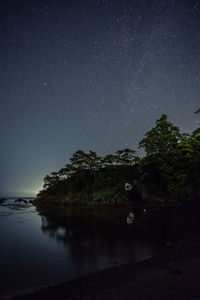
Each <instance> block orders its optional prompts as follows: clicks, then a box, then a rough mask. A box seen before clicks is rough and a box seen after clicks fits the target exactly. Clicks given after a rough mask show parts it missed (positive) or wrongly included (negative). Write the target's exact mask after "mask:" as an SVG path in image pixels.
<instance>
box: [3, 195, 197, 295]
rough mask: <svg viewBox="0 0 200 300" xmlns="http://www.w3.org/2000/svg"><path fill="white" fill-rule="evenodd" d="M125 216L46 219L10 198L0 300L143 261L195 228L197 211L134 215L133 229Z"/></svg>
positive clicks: (112, 213) (106, 214)
mask: <svg viewBox="0 0 200 300" xmlns="http://www.w3.org/2000/svg"><path fill="white" fill-rule="evenodd" d="M26 199H27V200H30V199H28V198H26ZM194 211H195V216H194ZM128 213H129V210H128V209H123V210H122V209H114V208H113V209H112V210H111V211H104V210H101V209H98V211H95V212H87V213H85V214H83V213H79V214H78V215H74V214H72V215H68V216H66V217H59V215H58V213H57V212H55V213H54V214H53V215H54V217H52V216H51V217H50V216H48V217H47V216H44V215H40V214H39V213H38V212H37V211H36V209H35V207H34V206H33V205H32V204H31V203H28V204H25V203H23V202H21V203H15V198H9V199H8V200H6V201H5V202H4V203H3V204H1V205H0V241H1V246H0V266H1V278H0V298H1V299H4V298H5V297H8V296H11V295H15V294H18V293H21V292H24V291H29V290H32V289H34V288H38V287H41V286H47V285H51V284H56V283H58V282H61V281H64V280H69V279H72V278H75V277H79V276H80V275H83V274H86V273H89V272H94V271H98V270H101V269H104V268H108V267H112V266H115V265H119V264H123V263H127V262H135V261H139V260H144V259H147V258H149V257H152V256H154V255H156V254H157V253H158V252H159V251H160V250H161V249H162V248H163V247H164V245H165V243H166V241H167V240H175V239H176V238H177V236H179V237H181V235H183V236H185V235H186V233H191V232H194V229H196V228H199V226H197V223H198V222H199V210H197V209H195V210H194V209H193V210H191V209H188V208H187V209H179V210H178V213H177V209H176V211H175V213H174V209H173V210H172V212H171V213H170V214H169V212H167V213H166V212H164V213H163V214H159V217H158V214H157V211H156V210H155V211H153V212H150V211H147V212H144V211H143V210H142V209H139V210H138V211H137V210H136V211H135V220H134V223H133V224H127V219H126V217H127V215H128ZM55 215H56V216H55ZM156 216H157V217H156ZM145 224H146V225H145Z"/></svg>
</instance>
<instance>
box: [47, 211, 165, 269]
mask: <svg viewBox="0 0 200 300" xmlns="http://www.w3.org/2000/svg"><path fill="white" fill-rule="evenodd" d="M141 217H142V216H141ZM41 221H42V226H41V229H42V231H43V233H44V234H47V235H48V236H49V237H51V238H54V239H56V241H58V242H61V243H63V244H64V245H65V246H66V247H67V248H68V251H69V254H70V258H71V260H72V261H73V263H74V264H77V265H79V266H81V265H83V264H85V263H87V261H90V262H92V263H93V264H95V265H99V264H101V261H102V260H103V261H107V262H109V263H110V264H111V263H112V264H113V263H122V262H128V261H137V260H141V259H144V258H146V257H149V256H151V255H153V254H155V252H156V251H157V250H156V249H157V246H158V245H159V243H160V239H159V238H158V239H157V238H156V239H155V238H152V239H149V238H146V234H145V232H143V233H144V234H143V233H141V232H139V231H138V229H139V228H137V226H135V224H132V225H133V226H129V225H127V223H126V214H125V213H124V214H121V215H117V214H109V213H108V212H107V213H106V214H105V212H102V213H98V214H92V215H79V216H67V217H62V218H53V217H49V216H48V217H47V216H44V215H43V216H41ZM138 221H139V216H138ZM156 240H157V241H156Z"/></svg>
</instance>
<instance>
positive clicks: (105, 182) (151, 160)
mask: <svg viewBox="0 0 200 300" xmlns="http://www.w3.org/2000/svg"><path fill="white" fill-rule="evenodd" d="M198 112H199V110H197V112H196V113H198ZM139 147H141V148H143V149H144V150H145V152H146V155H145V156H144V157H143V158H139V157H138V156H136V152H135V151H134V150H130V149H123V150H119V151H117V152H116V153H115V155H113V154H109V155H106V156H105V157H99V156H97V154H96V153H95V152H93V151H89V153H85V152H84V151H82V150H78V151H76V152H75V153H74V154H73V156H72V158H71V159H70V162H69V163H68V164H67V165H65V167H64V168H62V169H60V170H59V171H58V172H52V173H51V174H50V175H47V176H46V177H45V178H44V189H43V190H42V191H41V192H40V193H39V194H38V197H37V199H38V202H40V203H45V205H46V204H47V203H51V204H52V203H54V202H55V203H56V204H57V203H58V202H59V203H62V205H69V204H73V205H75V204H76V205H85V204H92V205H94V204H100V203H101V204H111V205H115V204H124V203H126V202H127V197H126V196H125V192H124V184H125V183H126V182H130V183H131V184H133V180H134V184H137V186H138V188H139V189H140V191H141V193H142V194H143V197H144V198H146V199H181V200H191V199H198V198H200V128H197V129H196V130H195V131H194V132H192V133H191V134H185V133H184V134H181V133H180V130H179V128H178V127H177V126H175V125H174V124H172V123H171V122H169V121H168V119H167V115H162V116H161V118H160V119H158V120H157V121H156V124H155V127H153V128H152V129H151V130H150V131H148V132H147V133H146V134H145V136H144V138H143V139H142V140H141V142H140V143H139Z"/></svg>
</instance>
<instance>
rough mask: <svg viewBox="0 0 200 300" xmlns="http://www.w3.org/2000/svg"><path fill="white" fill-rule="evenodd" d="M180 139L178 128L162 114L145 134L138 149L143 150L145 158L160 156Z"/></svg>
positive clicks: (181, 137)
mask: <svg viewBox="0 0 200 300" xmlns="http://www.w3.org/2000/svg"><path fill="white" fill-rule="evenodd" d="M182 139H183V136H182V135H181V134H180V131H179V128H178V127H177V126H175V125H173V124H172V123H170V122H169V121H167V115H164V114H163V115H162V116H161V118H160V119H158V120H157V121H156V126H155V127H153V128H152V129H151V130H150V131H148V132H147V133H146V134H145V137H144V138H143V139H142V140H141V141H140V143H139V147H140V148H144V150H145V152H146V154H147V156H149V155H160V154H165V153H167V152H169V151H171V150H172V149H173V148H174V147H175V146H176V145H177V144H178V142H180V141H182Z"/></svg>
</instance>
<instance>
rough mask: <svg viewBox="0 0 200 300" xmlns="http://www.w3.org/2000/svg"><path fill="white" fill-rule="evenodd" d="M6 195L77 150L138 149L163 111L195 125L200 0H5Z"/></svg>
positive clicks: (0, 53)
mask: <svg viewBox="0 0 200 300" xmlns="http://www.w3.org/2000/svg"><path fill="white" fill-rule="evenodd" d="M0 3H1V7H0V11H1V15H0V20H1V45H0V62H1V69H0V72H1V89H0V97H1V100H0V120H1V128H0V133H1V147H0V161H1V175H0V196H4V195H7V196H12V195H16V196H31V195H35V194H36V193H37V192H38V191H39V189H41V187H42V183H43V182H42V179H43V177H44V176H45V175H46V174H48V173H49V172H51V171H56V170H58V169H60V168H61V167H63V166H64V165H65V164H66V163H67V162H68V159H69V158H70V157H71V156H72V154H73V152H75V151H76V150H78V149H83V150H84V151H87V150H89V149H92V150H94V151H96V152H97V153H98V154H99V155H105V154H106V153H114V152H115V151H116V150H119V149H122V148H124V147H129V148H132V149H135V150H137V146H138V142H139V141H140V140H141V139H142V137H143V135H144V133H145V132H146V131H147V130H149V129H151V128H152V126H153V125H154V123H155V120H156V119H158V118H159V117H160V116H161V114H162V113H166V114H168V116H169V120H170V121H172V122H173V123H175V124H176V125H178V126H179V127H180V129H181V131H182V132H191V131H192V130H194V129H195V128H196V127H197V126H198V124H197V123H198V115H195V114H194V111H195V110H197V108H198V107H199V106H200V1H192V0H191V1H176V0H174V1H173V0H163V1H162V0H160V1H157V0H154V1H150V0H146V1H144V0H141V1H134V0H132V1H128V0H121V1H116V0H85V1H84V0H79V1H76V0H72V1H71V0H69V1H68V0H65V1H64V0H59V1H58V0H57V1H56V0H49V1H45V0H40V1H37V0H32V1H31V0H26V1H25V0H19V1H14V0H9V1H6V0H5V1H2V0H1V2H0Z"/></svg>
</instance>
